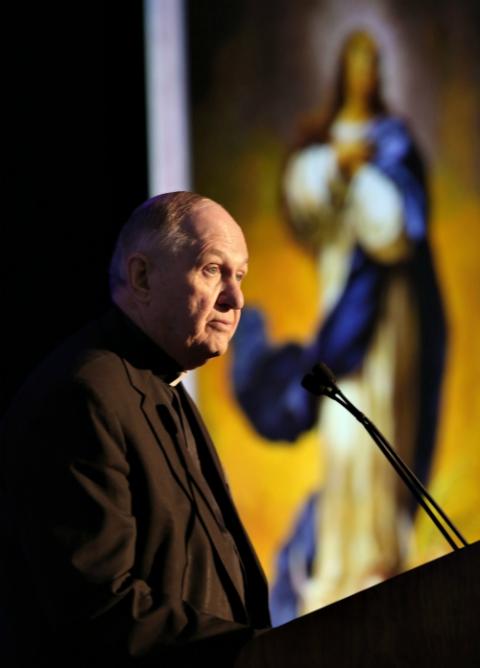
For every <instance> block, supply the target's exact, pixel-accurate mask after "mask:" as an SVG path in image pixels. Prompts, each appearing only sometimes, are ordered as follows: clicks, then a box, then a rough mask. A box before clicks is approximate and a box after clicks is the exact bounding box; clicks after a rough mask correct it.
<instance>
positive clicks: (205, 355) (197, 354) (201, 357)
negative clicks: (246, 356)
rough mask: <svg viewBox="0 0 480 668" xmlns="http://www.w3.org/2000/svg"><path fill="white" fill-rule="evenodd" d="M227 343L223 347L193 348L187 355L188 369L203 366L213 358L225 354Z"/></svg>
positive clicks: (205, 346)
mask: <svg viewBox="0 0 480 668" xmlns="http://www.w3.org/2000/svg"><path fill="white" fill-rule="evenodd" d="M227 349H228V343H226V344H223V345H199V346H196V347H195V348H193V347H192V348H191V349H190V354H189V360H188V361H189V365H188V368H189V369H196V368H197V367H199V366H203V365H204V364H206V363H207V362H208V360H210V359H214V358H215V357H220V356H221V355H224V354H225V353H226V352H227Z"/></svg>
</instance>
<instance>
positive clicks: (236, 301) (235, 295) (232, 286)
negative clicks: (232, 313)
mask: <svg viewBox="0 0 480 668" xmlns="http://www.w3.org/2000/svg"><path fill="white" fill-rule="evenodd" d="M218 303H219V304H221V305H222V306H223V307H224V308H225V307H228V308H232V309H241V308H243V306H244V304H245V299H244V297H243V292H242V287H241V285H240V283H239V282H238V281H237V280H236V279H233V278H232V279H230V280H228V281H225V283H224V285H223V288H222V292H221V293H220V295H219V297H218Z"/></svg>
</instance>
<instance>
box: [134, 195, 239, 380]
mask: <svg viewBox="0 0 480 668" xmlns="http://www.w3.org/2000/svg"><path fill="white" fill-rule="evenodd" d="M182 228H183V230H184V231H186V232H187V233H188V234H189V236H190V237H191V240H192V241H191V244H190V245H188V246H187V247H186V248H182V250H180V251H178V253H177V254H176V255H168V256H167V257H165V255H166V254H165V253H162V254H161V257H158V258H156V259H155V258H153V262H152V263H151V267H150V270H149V286H150V301H149V303H148V305H147V309H146V313H147V318H148V323H147V325H148V329H149V330H150V332H149V333H150V336H151V337H152V338H153V339H154V340H155V341H156V343H158V344H159V345H160V346H161V347H162V348H163V349H164V350H165V352H166V353H168V354H169V355H170V356H171V357H172V358H173V359H175V360H176V361H177V362H178V363H179V364H180V365H181V366H182V368H184V369H192V368H195V367H197V366H200V365H201V364H204V363H205V362H206V361H207V360H208V359H209V358H211V357H216V356H218V355H222V354H223V353H224V352H225V351H226V350H227V347H228V343H229V341H230V339H231V338H232V336H233V334H234V332H235V330H236V328H237V325H238V322H239V319H240V309H241V308H242V306H243V303H244V300H243V294H242V290H241V282H242V279H243V277H244V276H245V274H246V272H247V262H248V254H247V246H246V243H245V238H244V236H243V233H242V230H241V229H240V227H239V226H238V225H237V223H236V222H235V221H234V220H233V218H232V217H231V216H230V214H228V213H227V211H225V209H223V208H222V207H221V206H220V205H218V204H216V203H215V202H212V201H210V200H203V201H202V202H200V203H199V204H197V205H196V207H194V209H193V211H192V214H191V216H190V218H189V219H188V220H186V221H184V222H183V224H182Z"/></svg>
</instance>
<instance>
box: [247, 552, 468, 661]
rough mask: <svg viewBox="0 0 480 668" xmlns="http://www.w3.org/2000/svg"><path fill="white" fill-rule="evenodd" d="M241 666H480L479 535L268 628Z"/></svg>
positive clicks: (250, 646)
mask: <svg viewBox="0 0 480 668" xmlns="http://www.w3.org/2000/svg"><path fill="white" fill-rule="evenodd" d="M236 666H238V668H284V667H285V668H286V667H287V666H288V667H289V668H290V667H291V668H306V667H308V668H316V667H317V666H318V667H319V668H320V667H322V668H323V667H324V668H347V667H348V668H363V667H365V668H366V667H367V666H368V667H369V668H383V667H387V666H388V667H390V666H392V667H397V666H398V667H402V668H403V667H407V666H408V667H413V668H417V666H428V668H430V667H431V668H437V667H438V666H442V667H443V666H454V667H455V668H460V666H461V667H462V668H463V667H464V666H465V667H468V668H474V667H476V666H478V667H480V541H478V542H476V543H474V544H473V545H469V546H467V547H464V548H462V549H461V550H457V551H455V552H452V553H450V554H448V555H446V556H444V557H441V558H439V559H435V560H434V561H431V562H430V563H427V564H424V565H422V566H419V567H417V568H414V569H412V570H411V571H408V572H406V573H402V574H401V575H398V576H396V577H394V578H392V579H391V580H388V581H386V582H382V583H381V584H378V585H376V586H374V587H371V588H370V589H366V590H364V591H362V592H359V593H357V594H354V595H353V596H350V597H348V598H345V599H343V600H341V601H338V602H337V603H333V604H332V605H329V606H327V607H325V608H321V609H320V610H317V611H316V612H312V613H310V614H308V615H305V616H304V617H300V618H298V619H296V620H294V621H292V622H289V623H288V624H284V625H283V626H279V627H277V628H275V629H272V630H271V631H267V632H265V633H263V634H262V635H260V636H258V637H256V638H255V639H254V640H252V641H251V642H250V643H249V644H248V645H247V646H246V648H245V649H244V651H243V652H242V654H241V656H240V658H239V660H238V661H237V664H236Z"/></svg>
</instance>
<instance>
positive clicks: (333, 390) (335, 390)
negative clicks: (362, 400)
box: [302, 362, 468, 550]
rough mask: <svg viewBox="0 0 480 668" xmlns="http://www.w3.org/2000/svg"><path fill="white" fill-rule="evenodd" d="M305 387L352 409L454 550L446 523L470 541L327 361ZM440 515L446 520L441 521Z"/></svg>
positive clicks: (304, 383)
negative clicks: (353, 399)
mask: <svg viewBox="0 0 480 668" xmlns="http://www.w3.org/2000/svg"><path fill="white" fill-rule="evenodd" d="M302 387H304V388H305V389H306V390H307V391H308V392H310V393H311V394H314V395H316V396H322V395H324V396H327V397H329V398H330V399H333V400H334V401H336V402H337V403H338V404H340V405H341V406H343V407H344V408H345V409H346V410H347V411H348V412H349V413H351V414H352V415H353V416H354V417H355V418H356V419H357V420H358V421H359V422H360V423H361V424H362V425H363V426H364V428H365V429H366V430H367V432H368V433H369V435H370V437H371V438H372V439H373V441H374V442H375V443H376V445H377V446H378V448H379V449H380V450H381V452H382V453H383V455H384V456H385V457H386V458H387V459H388V461H389V462H390V464H391V465H392V466H393V468H394V469H395V471H396V473H397V474H398V475H399V477H400V478H401V479H402V481H403V482H404V483H405V485H406V486H407V487H408V488H409V490H410V491H411V492H412V494H413V496H414V497H415V499H416V500H417V502H418V503H419V504H420V505H421V506H422V508H423V509H424V510H425V512H426V513H427V515H428V516H429V517H430V519H431V520H432V522H433V523H434V524H435V526H436V527H437V529H438V530H439V531H440V533H441V534H442V536H443V537H444V538H445V540H446V541H447V542H448V544H449V545H450V546H451V547H452V548H453V549H454V550H458V549H461V548H460V546H459V545H457V543H456V542H455V539H454V538H453V537H452V535H451V534H450V533H449V532H448V530H447V528H446V527H448V528H449V529H450V531H451V532H452V533H453V534H454V535H455V536H456V538H457V539H458V540H459V541H460V542H461V543H462V544H463V545H464V546H466V545H468V543H467V541H466V540H465V538H464V537H463V536H462V534H461V533H460V531H459V530H458V529H457V528H456V527H455V525H454V524H453V522H452V521H451V520H450V518H449V517H448V516H447V514H446V513H445V512H444V511H443V510H442V508H441V507H440V506H439V505H438V503H437V502H436V501H435V500H434V499H433V498H432V496H431V495H430V494H429V493H428V492H427V490H426V489H425V487H424V486H423V485H422V483H421V482H420V480H419V479H418V478H417V476H416V475H415V474H414V473H413V471H411V469H409V467H408V466H407V465H406V464H405V462H404V461H403V460H402V459H401V457H400V456H399V455H398V453H397V452H396V451H395V450H394V449H393V447H392V446H391V445H390V443H389V442H388V441H387V439H386V438H385V436H384V435H383V434H382V433H381V432H380V430H379V429H378V428H377V427H376V426H375V425H374V424H373V422H371V420H369V419H368V418H367V416H366V415H364V414H363V413H362V412H361V411H359V410H358V408H357V407H356V406H355V405H354V404H352V402H351V401H350V400H349V399H348V398H347V397H346V396H345V395H344V394H343V392H342V391H341V390H340V388H339V387H338V386H337V381H336V379H335V376H334V374H333V372H332V371H331V370H330V369H329V368H328V366H327V365H326V364H325V363H323V362H320V363H319V364H316V365H315V366H314V367H313V369H312V372H311V373H308V374H307V375H306V376H304V378H303V380H302ZM429 504H430V505H429ZM432 509H433V510H435V511H436V512H437V513H438V516H437V515H435V513H434V512H433V510H432ZM439 518H441V519H442V520H443V522H444V524H442V523H441V521H440V519H439ZM445 525H446V526H445Z"/></svg>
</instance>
